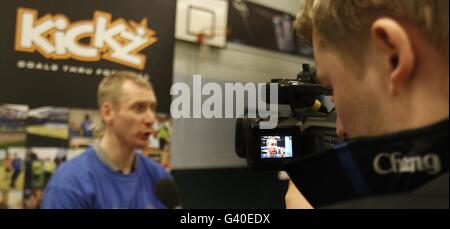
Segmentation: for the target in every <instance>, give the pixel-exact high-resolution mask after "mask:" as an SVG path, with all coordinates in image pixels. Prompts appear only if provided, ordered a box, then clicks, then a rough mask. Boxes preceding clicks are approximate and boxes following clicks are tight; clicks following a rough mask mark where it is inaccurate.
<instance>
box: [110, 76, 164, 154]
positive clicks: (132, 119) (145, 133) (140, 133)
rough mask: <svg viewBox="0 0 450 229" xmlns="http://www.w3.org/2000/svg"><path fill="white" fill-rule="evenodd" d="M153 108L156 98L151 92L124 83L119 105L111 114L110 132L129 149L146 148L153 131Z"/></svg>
mask: <svg viewBox="0 0 450 229" xmlns="http://www.w3.org/2000/svg"><path fill="white" fill-rule="evenodd" d="M155 108H156V96H155V93H154V92H153V91H152V90H148V89H145V88H141V87H139V86H138V85H136V84H135V83H133V82H131V81H126V82H125V83H124V84H123V85H122V94H121V98H120V101H119V105H118V107H117V108H116V109H115V110H114V112H113V113H114V115H113V118H112V122H111V130H112V131H113V132H114V133H115V135H116V136H118V137H119V138H120V140H121V141H122V143H123V144H127V145H128V146H129V147H133V148H143V147H146V146H147V145H148V138H149V136H150V135H151V134H152V131H153V130H152V128H151V127H152V124H153V122H154V121H155Z"/></svg>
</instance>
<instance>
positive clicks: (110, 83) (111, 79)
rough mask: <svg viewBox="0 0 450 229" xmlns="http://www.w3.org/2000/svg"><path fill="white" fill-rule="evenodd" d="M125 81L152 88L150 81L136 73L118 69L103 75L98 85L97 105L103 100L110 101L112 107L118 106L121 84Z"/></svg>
mask: <svg viewBox="0 0 450 229" xmlns="http://www.w3.org/2000/svg"><path fill="white" fill-rule="evenodd" d="M126 81H131V82H133V83H135V84H136V85H138V86H139V87H141V88H144V89H148V90H153V87H152V85H151V84H150V82H149V81H148V80H146V79H145V78H143V77H141V76H139V75H138V74H136V73H134V72H130V71H118V72H116V73H114V74H111V75H110V76H107V77H105V78H104V79H103V80H102V81H101V82H100V84H99V85H98V90H97V103H98V107H99V108H101V106H102V104H103V103H104V102H110V103H111V104H112V107H113V108H114V109H117V108H119V101H120V97H121V96H122V85H123V84H124V83H125V82H126Z"/></svg>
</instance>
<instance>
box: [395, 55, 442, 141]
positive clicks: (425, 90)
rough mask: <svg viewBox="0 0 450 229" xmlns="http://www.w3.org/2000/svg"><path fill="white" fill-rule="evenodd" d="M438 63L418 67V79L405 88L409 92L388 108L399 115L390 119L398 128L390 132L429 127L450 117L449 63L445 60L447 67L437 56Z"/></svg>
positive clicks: (415, 78)
mask: <svg viewBox="0 0 450 229" xmlns="http://www.w3.org/2000/svg"><path fill="white" fill-rule="evenodd" d="M427 61H429V60H427ZM434 62H435V65H436V68H428V70H427V69H425V68H423V67H422V68H421V69H417V74H416V75H414V77H413V78H414V79H413V81H414V82H411V84H409V85H408V86H407V88H405V90H407V91H408V92H407V93H404V94H403V95H402V96H400V97H399V98H398V100H397V102H396V103H392V104H391V108H390V111H386V112H389V113H391V114H394V113H395V115H396V117H395V119H393V120H391V122H390V128H392V129H394V130H396V131H390V132H398V131H402V130H408V129H415V128H420V127H425V126H429V125H432V124H434V123H437V122H439V121H442V120H444V119H448V116H449V113H448V110H449V97H448V96H449V88H448V84H449V81H448V77H449V75H448V64H447V63H445V64H446V69H445V68H444V67H442V65H445V64H444V63H439V62H440V61H439V60H436V59H434ZM438 65H441V66H438ZM428 66H432V65H428Z"/></svg>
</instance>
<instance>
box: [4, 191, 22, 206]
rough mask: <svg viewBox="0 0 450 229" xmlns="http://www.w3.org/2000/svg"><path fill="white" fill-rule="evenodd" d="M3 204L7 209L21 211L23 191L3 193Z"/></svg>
mask: <svg viewBox="0 0 450 229" xmlns="http://www.w3.org/2000/svg"><path fill="white" fill-rule="evenodd" d="M4 198H5V199H4V204H5V208H8V209H22V208H23V191H22V190H16V189H15V190H8V191H5V192H4ZM0 204H1V203H0Z"/></svg>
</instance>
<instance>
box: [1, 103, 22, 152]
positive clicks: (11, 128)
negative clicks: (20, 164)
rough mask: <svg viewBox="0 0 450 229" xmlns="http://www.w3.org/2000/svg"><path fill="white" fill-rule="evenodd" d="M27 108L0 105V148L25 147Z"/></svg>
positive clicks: (15, 105)
mask: <svg viewBox="0 0 450 229" xmlns="http://www.w3.org/2000/svg"><path fill="white" fill-rule="evenodd" d="M27 114H28V106H26V105H19V104H0V148H6V147H9V146H25V139H26V131H25V127H26V121H27Z"/></svg>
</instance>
